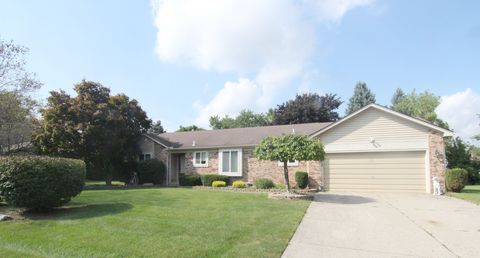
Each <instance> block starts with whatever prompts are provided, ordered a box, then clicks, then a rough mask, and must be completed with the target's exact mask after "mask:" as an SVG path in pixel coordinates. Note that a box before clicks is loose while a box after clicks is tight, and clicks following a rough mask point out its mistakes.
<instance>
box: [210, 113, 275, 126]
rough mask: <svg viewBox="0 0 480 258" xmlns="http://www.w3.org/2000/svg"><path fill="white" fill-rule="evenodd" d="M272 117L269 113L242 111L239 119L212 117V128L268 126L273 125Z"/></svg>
mask: <svg viewBox="0 0 480 258" xmlns="http://www.w3.org/2000/svg"><path fill="white" fill-rule="evenodd" d="M271 122H272V121H271V116H269V114H268V113H266V114H264V113H258V114H257V113H254V112H253V111H251V110H246V109H244V110H242V111H240V113H239V114H238V116H237V117H235V118H232V117H229V116H224V117H223V118H220V117H219V116H211V117H210V127H211V128H212V129H228V128H244V127H255V126H266V125H270V124H271Z"/></svg>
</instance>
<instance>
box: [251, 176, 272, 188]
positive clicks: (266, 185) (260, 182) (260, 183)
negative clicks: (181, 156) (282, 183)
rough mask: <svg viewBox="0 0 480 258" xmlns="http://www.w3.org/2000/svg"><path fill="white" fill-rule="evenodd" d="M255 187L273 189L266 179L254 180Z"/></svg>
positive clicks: (269, 181) (270, 182)
mask: <svg viewBox="0 0 480 258" xmlns="http://www.w3.org/2000/svg"><path fill="white" fill-rule="evenodd" d="M255 187H256V188H258V189H270V188H273V187H275V185H274V184H273V182H272V180H270V179H268V178H259V179H257V180H255Z"/></svg>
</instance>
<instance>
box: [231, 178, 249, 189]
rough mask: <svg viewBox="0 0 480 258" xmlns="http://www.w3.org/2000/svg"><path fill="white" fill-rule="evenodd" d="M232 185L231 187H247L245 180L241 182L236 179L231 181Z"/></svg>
mask: <svg viewBox="0 0 480 258" xmlns="http://www.w3.org/2000/svg"><path fill="white" fill-rule="evenodd" d="M232 186H233V188H245V187H247V184H246V183H245V182H243V181H242V180H237V181H235V182H233V184H232Z"/></svg>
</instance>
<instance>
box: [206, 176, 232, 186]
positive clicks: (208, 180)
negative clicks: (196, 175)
mask: <svg viewBox="0 0 480 258" xmlns="http://www.w3.org/2000/svg"><path fill="white" fill-rule="evenodd" d="M200 178H201V179H202V185H203V186H212V182H213V181H223V182H225V184H228V181H229V178H228V176H224V175H218V174H205V175H201V176H200Z"/></svg>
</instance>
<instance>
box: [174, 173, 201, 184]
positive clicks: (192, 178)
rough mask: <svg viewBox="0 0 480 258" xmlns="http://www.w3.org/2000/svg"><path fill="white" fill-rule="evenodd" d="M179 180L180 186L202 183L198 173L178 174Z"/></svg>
mask: <svg viewBox="0 0 480 258" xmlns="http://www.w3.org/2000/svg"><path fill="white" fill-rule="evenodd" d="M179 181H180V185H181V186H196V185H202V179H201V178H200V176H199V175H180V178H179Z"/></svg>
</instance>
